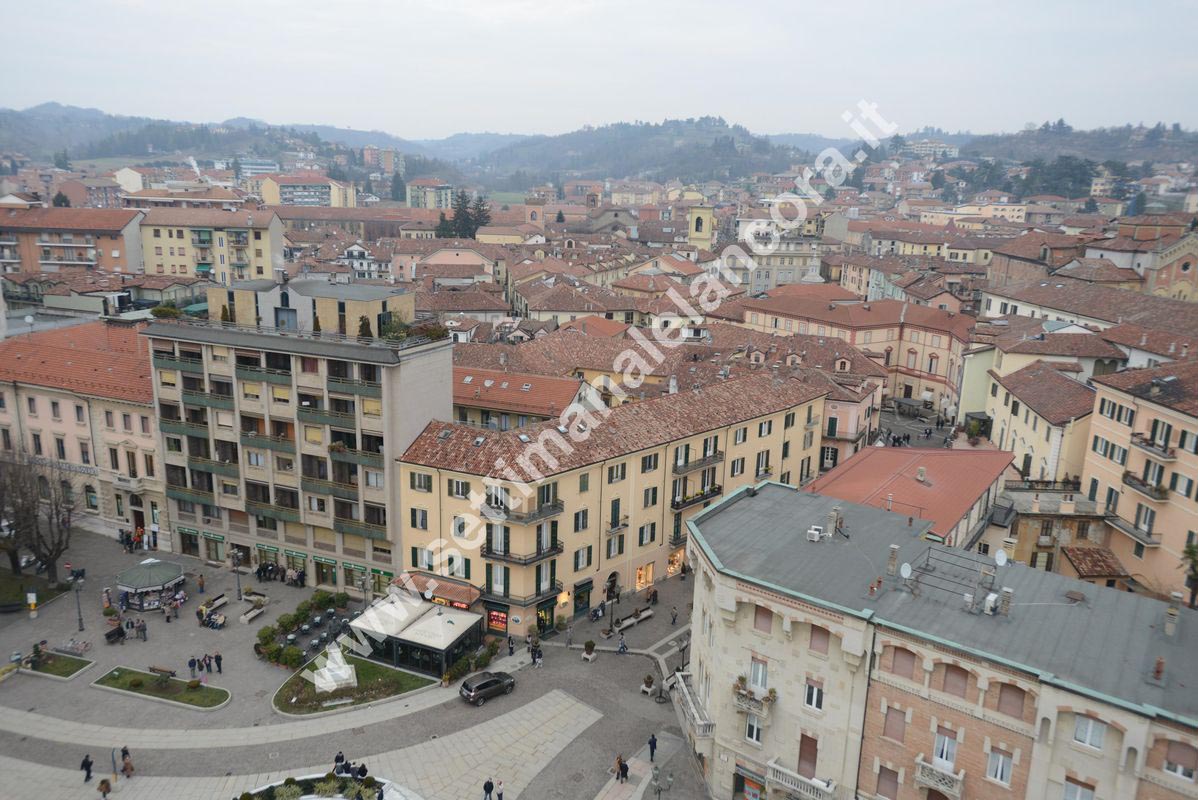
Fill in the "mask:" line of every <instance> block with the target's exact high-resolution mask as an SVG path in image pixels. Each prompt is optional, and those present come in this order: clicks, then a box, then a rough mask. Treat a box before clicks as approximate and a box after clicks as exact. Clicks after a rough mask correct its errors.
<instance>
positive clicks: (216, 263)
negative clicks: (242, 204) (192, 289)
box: [141, 208, 283, 284]
mask: <svg viewBox="0 0 1198 800" xmlns="http://www.w3.org/2000/svg"><path fill="white" fill-rule="evenodd" d="M141 242H142V258H143V259H144V263H145V272H146V274H147V275H199V276H201V277H208V278H211V279H212V280H214V281H217V282H218V283H221V284H229V283H232V282H233V281H234V280H244V279H246V278H270V277H273V275H274V270H275V269H276V268H281V267H282V266H283V223H282V222H281V221H280V220H279V218H278V216H276V215H275V213H274V212H273V211H263V210H261V209H252V210H242V211H219V210H216V209H208V208H155V209H150V210H149V211H147V212H146V215H145V217H144V218H143V219H142V221H141Z"/></svg>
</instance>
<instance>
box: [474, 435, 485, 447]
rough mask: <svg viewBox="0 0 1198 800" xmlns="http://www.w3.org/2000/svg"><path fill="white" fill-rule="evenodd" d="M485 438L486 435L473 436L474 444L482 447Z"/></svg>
mask: <svg viewBox="0 0 1198 800" xmlns="http://www.w3.org/2000/svg"><path fill="white" fill-rule="evenodd" d="M486 440H487V437H485V436H475V437H474V446H475V447H482V444H483V442H485V441H486Z"/></svg>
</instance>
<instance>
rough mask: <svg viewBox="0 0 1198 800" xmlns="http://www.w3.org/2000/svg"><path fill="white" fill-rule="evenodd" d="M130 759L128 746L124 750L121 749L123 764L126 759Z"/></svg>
mask: <svg viewBox="0 0 1198 800" xmlns="http://www.w3.org/2000/svg"><path fill="white" fill-rule="evenodd" d="M128 757H129V748H128V746H126V747H122V748H121V761H122V763H123V762H124V760H125V759H126V758H128Z"/></svg>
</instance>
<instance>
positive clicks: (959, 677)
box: [944, 664, 969, 697]
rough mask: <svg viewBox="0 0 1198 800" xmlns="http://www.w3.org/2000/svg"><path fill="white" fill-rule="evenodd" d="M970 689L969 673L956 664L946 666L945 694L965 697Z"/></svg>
mask: <svg viewBox="0 0 1198 800" xmlns="http://www.w3.org/2000/svg"><path fill="white" fill-rule="evenodd" d="M968 689H969V673H968V672H966V671H965V670H963V669H961V668H960V667H958V666H956V665H954V664H945V665H944V692H945V694H955V695H956V696H957V697H964V696H965V693H966V691H967V690H968Z"/></svg>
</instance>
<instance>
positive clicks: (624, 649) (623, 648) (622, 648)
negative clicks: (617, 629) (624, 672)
mask: <svg viewBox="0 0 1198 800" xmlns="http://www.w3.org/2000/svg"><path fill="white" fill-rule="evenodd" d="M616 652H618V653H620V654H622V655H623V654H626V653H627V652H628V643H627V642H625V641H624V634H623V633H621V634H620V646H619V647H617V648H616Z"/></svg>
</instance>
